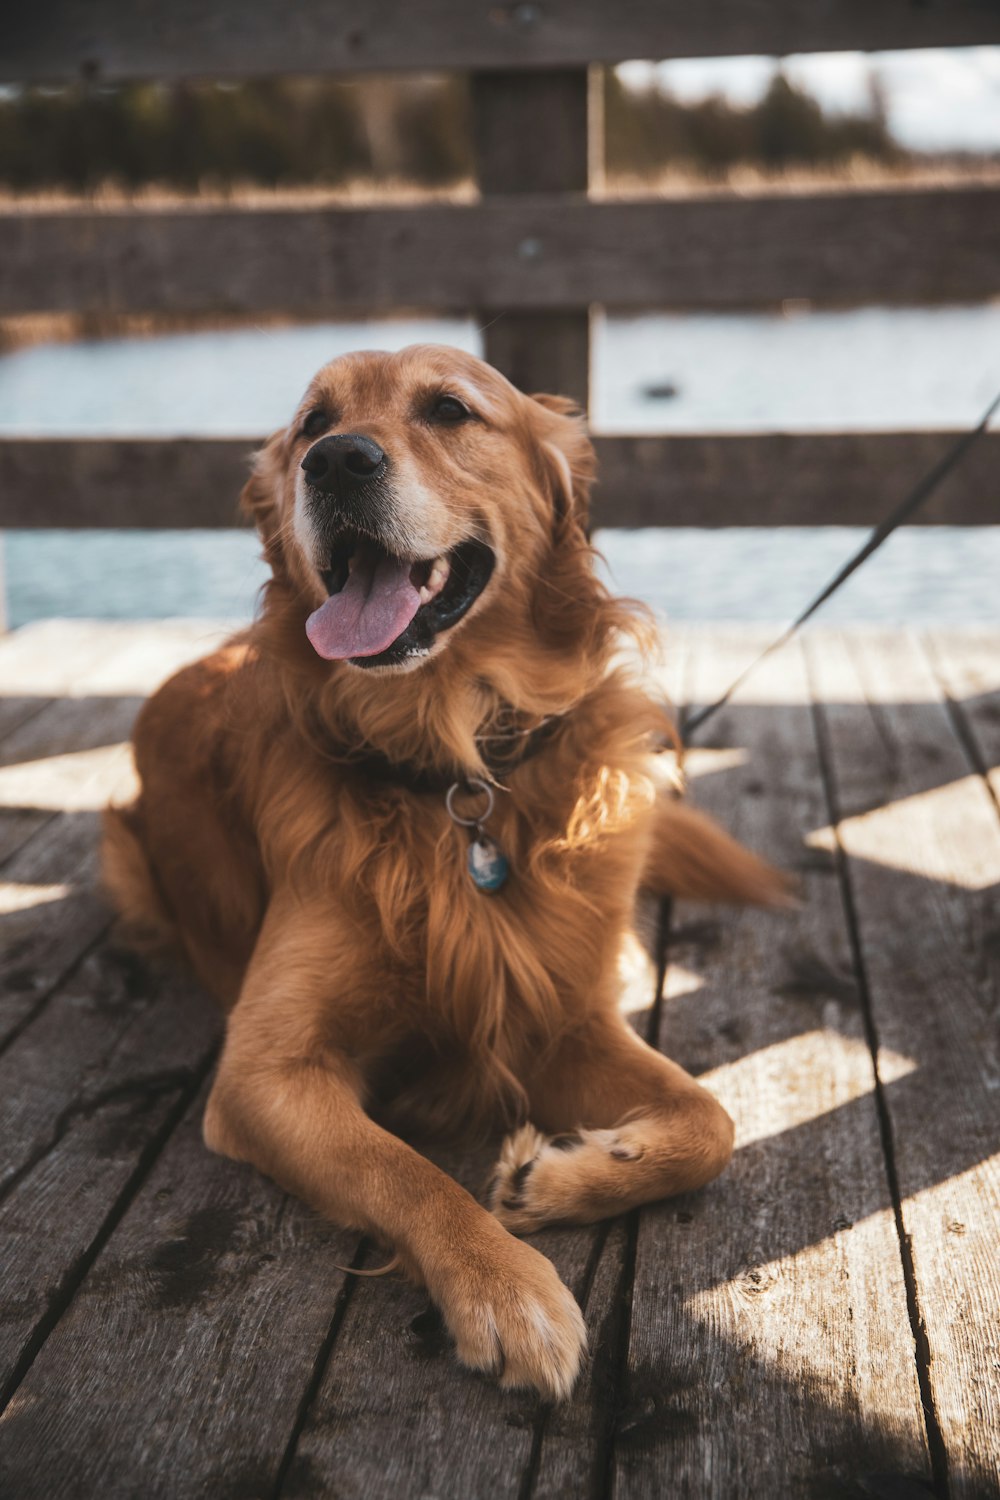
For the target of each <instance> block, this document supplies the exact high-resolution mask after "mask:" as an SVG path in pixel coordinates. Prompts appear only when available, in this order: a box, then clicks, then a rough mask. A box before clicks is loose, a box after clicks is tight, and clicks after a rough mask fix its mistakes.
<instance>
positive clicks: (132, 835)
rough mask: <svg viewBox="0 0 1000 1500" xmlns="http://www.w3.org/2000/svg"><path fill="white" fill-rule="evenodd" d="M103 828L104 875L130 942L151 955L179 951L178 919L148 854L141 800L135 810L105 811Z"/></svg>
mask: <svg viewBox="0 0 1000 1500" xmlns="http://www.w3.org/2000/svg"><path fill="white" fill-rule="evenodd" d="M103 829H104V840H103V844H102V847H101V876H102V879H103V882H104V887H105V889H106V890H107V892H108V893H109V895H110V896H111V899H112V901H113V903H114V905H115V906H116V907H117V909H118V911H119V913H120V914H121V917H122V920H123V922H124V925H125V929H126V931H127V934H128V939H129V942H130V943H131V944H132V945H133V946H134V947H137V948H140V949H142V950H143V951H144V952H148V953H158V952H163V951H165V950H167V949H169V948H175V947H176V946H177V932H176V927H175V924H174V920H173V917H172V916H171V914H170V912H169V910H168V908H167V905H166V903H165V901H164V900H163V897H162V895H161V893H160V889H159V887H158V885H157V882H156V876H155V875H154V874H153V871H152V868H151V866H150V863H149V859H148V856H147V854H146V849H145V841H144V839H143V819H142V803H141V801H139V802H135V803H133V805H132V806H131V807H107V808H105V810H104V818H103Z"/></svg>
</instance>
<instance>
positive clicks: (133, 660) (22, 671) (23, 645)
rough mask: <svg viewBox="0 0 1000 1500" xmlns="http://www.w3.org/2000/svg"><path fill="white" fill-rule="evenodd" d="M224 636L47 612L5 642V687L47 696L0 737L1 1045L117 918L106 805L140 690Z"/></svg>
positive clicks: (126, 772)
mask: <svg viewBox="0 0 1000 1500" xmlns="http://www.w3.org/2000/svg"><path fill="white" fill-rule="evenodd" d="M219 636H220V631H219V630H218V628H217V627H212V626H210V625H208V624H206V623H201V624H199V623H193V622H183V623H177V622H171V623H170V624H168V625H161V624H155V623H154V624H149V623H146V624H143V625H140V624H137V623H136V622H129V623H128V624H127V625H124V624H120V623H112V622H106V621H104V622H100V623H96V622H76V621H74V622H73V623H72V624H67V622H65V621H47V622H44V623H42V624H39V625H32V626H29V627H26V628H25V630H24V631H23V632H18V633H17V635H15V636H12V637H10V638H8V640H5V641H4V642H3V643H2V648H3V649H2V650H0V694H4V693H6V692H7V690H8V689H13V691H14V692H15V693H19V692H20V691H21V690H22V689H24V688H26V687H34V688H36V689H37V690H38V691H39V692H40V693H41V694H42V695H43V696H42V697H41V699H40V700H39V701H41V702H42V704H43V707H42V708H41V709H40V711H39V712H38V713H36V714H35V715H34V716H33V717H31V718H29V719H26V720H24V721H23V722H22V723H21V724H20V726H19V727H18V728H17V729H16V730H14V731H12V732H11V733H10V734H9V735H7V736H6V737H5V738H4V739H2V740H0V849H3V850H5V851H6V855H7V858H6V862H5V863H4V865H3V869H2V873H0V938H2V942H0V1047H2V1046H3V1045H5V1044H6V1042H7V1041H9V1039H10V1037H11V1036H12V1035H15V1034H16V1033H17V1032H18V1031H19V1030H20V1029H21V1028H22V1027H23V1026H24V1025H25V1024H27V1022H28V1021H30V1019H31V1017H32V1016H34V1015H35V1014H36V1013H37V1012H38V1010H39V1009H40V1007H42V1006H44V1005H45V1004H46V1002H47V998H48V997H49V996H50V995H51V993H52V991H53V989H54V988H55V986H56V985H57V984H58V983H59V982H60V980H61V979H62V978H63V977H64V976H65V975H66V974H67V973H68V972H69V971H70V969H71V968H72V967H73V965H74V963H75V962H76V961H77V959H78V958H79V957H80V955H81V954H82V953H84V952H85V951H86V950H87V948H88V947H89V946H90V945H91V944H93V943H94V942H95V941H96V939H97V938H98V937H99V936H100V934H101V933H102V932H103V931H104V929H105V928H106V927H107V926H108V924H109V922H110V920H111V912H110V910H109V909H108V906H107V904H106V902H105V901H104V899H103V897H102V896H101V894H100V892H99V891H98V889H97V880H98V847H99V843H100V826H99V824H100V818H99V809H100V807H101V806H102V805H103V803H104V802H105V801H106V800H107V798H108V797H109V796H110V795H111V794H112V792H114V791H115V790H116V789H118V790H124V789H125V788H127V787H128V786H130V784H131V769H130V765H129V761H128V756H127V753H126V752H125V750H124V748H123V747H121V741H122V740H123V739H124V738H125V737H126V736H127V734H128V730H129V727H130V725H131V721H132V718H133V717H134V714H135V710H136V707H137V705H138V703H139V701H140V698H141V696H142V695H144V694H145V693H147V692H149V691H151V690H152V688H154V687H156V686H157V685H158V683H159V682H160V681H161V680H162V679H163V677H165V676H166V675H167V674H168V673H169V672H170V671H172V670H174V669H176V668H177V667H179V666H180V665H181V664H182V663H183V662H184V661H186V660H190V659H191V658H192V657H194V656H198V655H201V654H202V653H203V652H204V651H207V650H208V649H210V648H211V645H212V644H213V643H214V642H216V641H217V640H218V639H219ZM76 694H79V695H81V696H74V695H76Z"/></svg>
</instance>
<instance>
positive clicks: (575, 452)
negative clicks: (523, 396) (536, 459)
mask: <svg viewBox="0 0 1000 1500" xmlns="http://www.w3.org/2000/svg"><path fill="white" fill-rule="evenodd" d="M531 399H532V401H533V402H534V403H535V405H536V406H537V407H540V408H541V410H540V411H539V412H538V414H537V419H536V423H535V431H536V437H537V439H538V450H539V454H540V456H541V460H542V463H543V465H544V467H545V471H546V478H547V480H548V484H549V489H550V491H551V494H552V507H553V514H554V516H555V523H556V524H555V530H556V535H557V536H558V535H560V534H561V533H563V532H564V531H565V530H567V529H568V528H572V527H573V526H578V527H579V528H580V530H581V531H582V532H583V533H584V535H587V534H588V532H589V517H590V488H591V485H592V484H593V482H594V479H595V476H596V474H597V459H596V457H595V455H594V449H593V445H592V444H591V441H590V438H589V437H588V436H587V427H586V420H585V418H584V415H583V412H582V411H581V410H580V408H579V407H578V406H577V404H576V402H575V401H571V400H569V398H568V397H567V396H547V395H537V396H532V398H531Z"/></svg>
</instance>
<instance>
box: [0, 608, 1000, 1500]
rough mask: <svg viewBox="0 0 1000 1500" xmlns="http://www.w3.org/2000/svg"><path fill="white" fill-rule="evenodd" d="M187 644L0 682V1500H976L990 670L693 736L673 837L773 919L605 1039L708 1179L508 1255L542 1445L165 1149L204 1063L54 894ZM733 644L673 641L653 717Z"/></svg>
mask: <svg viewBox="0 0 1000 1500" xmlns="http://www.w3.org/2000/svg"><path fill="white" fill-rule="evenodd" d="M213 639H214V632H213V630H212V629H211V627H208V626H201V625H197V624H193V623H184V624H181V625H177V624H171V625H162V626H160V625H153V626H136V625H123V626H117V625H90V624H82V623H66V622H62V623H58V622H47V623H45V624H42V625H38V626H32V627H30V628H27V629H25V630H23V631H21V632H18V633H17V634H15V635H13V636H10V637H8V638H6V639H5V640H4V641H3V642H0V695H2V696H0V859H2V861H3V870H2V872H0V879H2V881H3V884H2V886H0V899H2V906H0V911H2V916H0V923H2V933H3V944H2V958H0V984H2V1012H0V1121H2V1129H0V1258H2V1271H0V1288H2V1318H0V1404H2V1406H3V1409H4V1410H3V1416H2V1419H0V1493H2V1494H3V1495H4V1496H5V1497H7V1500H35V1497H38V1500H43V1497H44V1500H55V1497H60V1496H65V1497H73V1500H78V1497H91V1496H100V1497H102V1500H105V1497H122V1500H135V1497H143V1500H152V1497H169V1500H182V1497H183V1500H187V1497H206V1500H251V1497H252V1500H269V1497H272V1496H283V1497H289V1500H291V1497H302V1500H304V1497H327V1496H330V1497H334V1496H336V1497H338V1500H362V1497H363V1500H380V1497H386V1500H390V1497H392V1500H399V1497H404V1500H408V1497H414V1500H416V1497H421V1500H429V1497H438V1500H469V1497H479V1496H483V1497H486V1496H488V1497H490V1500H493V1497H498V1496H500V1497H507V1496H509V1497H511V1500H529V1497H536V1500H542V1497H546V1500H549V1497H553V1500H554V1497H564V1496H565V1497H598V1496H603V1495H614V1496H615V1497H616V1500H640V1497H649V1500H653V1497H660V1496H665V1495H678V1496H691V1497H697V1500H700V1497H703V1496H704V1497H707V1496H716V1497H720V1500H730V1497H743V1496H752V1497H785V1496H787V1497H800V1496H808V1497H827V1496H829V1497H834V1496H836V1497H840V1496H848V1497H850V1496H857V1497H876V1500H889V1497H892V1500H905V1497H906V1496H920V1495H926V1494H927V1493H928V1491H931V1492H934V1493H937V1494H938V1495H939V1496H945V1495H951V1496H955V1497H959V1496H962V1497H969V1500H971V1497H983V1496H987V1495H995V1494H997V1493H998V1492H1000V1377H998V1348H1000V1228H998V1225H1000V1212H998V1210H1000V1154H998V1153H1000V1024H998V1013H1000V817H998V799H1000V769H997V768H998V767H1000V697H998V696H997V690H998V689H1000V630H996V631H992V632H990V631H985V630H984V631H981V632H978V633H961V634H958V633H948V634H931V635H929V636H926V637H922V638H919V639H918V638H915V637H910V636H903V635H900V634H894V633H883V634H878V633H864V634H858V635H849V636H842V635H835V634H824V633H822V632H816V633H813V634H812V635H810V636H808V637H807V638H806V640H805V642H804V643H803V644H802V645H799V644H795V645H793V646H792V647H790V648H788V649H786V650H785V651H784V652H783V653H781V655H780V656H779V657H778V658H775V659H772V660H770V661H769V662H768V663H767V664H766V665H765V666H764V667H763V668H762V669H761V670H760V671H759V672H758V673H757V674H756V675H755V676H754V677H753V678H752V679H751V681H750V683H749V684H748V685H747V687H746V688H745V690H744V691H743V692H742V693H741V694H740V695H739V697H738V699H737V700H736V702H735V704H734V705H733V706H731V707H730V708H728V709H727V710H726V711H725V712H724V713H722V714H720V715H719V716H718V717H716V718H715V719H713V720H712V721H711V723H710V724H709V725H707V726H706V728H705V731H704V733H703V735H702V748H699V749H698V750H697V751H696V752H695V753H694V754H693V756H692V762H691V764H692V770H693V773H694V782H693V786H694V795H695V797H696V799H697V801H698V802H699V803H700V804H701V805H702V806H704V807H706V808H708V809H710V810H712V811H713V812H716V813H717V814H718V815H719V816H720V817H721V818H722V819H723V820H724V821H725V822H726V823H727V825H728V826H730V827H731V828H733V829H734V830H735V831H736V832H737V833H738V834H739V835H740V836H741V837H743V838H744V839H745V840H746V841H747V842H749V843H751V844H752V845H753V846H754V847H756V848H758V849H761V850H762V851H765V852H766V853H768V854H769V855H770V856H771V857H772V858H774V859H775V860H777V861H778V862H780V863H783V864H784V865H786V866H788V867H791V868H793V869H795V870H797V871H798V872H799V873H800V875H801V879H802V882H803V890H804V894H805V898H806V899H805V901H804V904H803V906H802V908H801V910H800V911H798V912H796V913H794V914H792V915H782V916H775V915H768V914H760V913H753V912H735V913H729V912H715V911H707V910H705V909H700V910H699V909H695V908H694V907H678V908H676V909H675V910H674V911H673V912H672V913H671V914H669V922H667V921H666V920H664V921H663V922H662V923H661V933H660V935H661V939H662V943H661V950H662V962H661V964H660V966H659V974H658V977H657V979H656V980H655V981H654V980H653V979H648V978H644V977H643V975H644V974H645V972H646V971H645V970H644V968H643V967H642V965H641V964H637V965H636V969H635V972H634V973H633V975H632V977H631V980H630V982H629V985H628V997H629V999H630V1001H631V1003H632V1004H633V1006H634V1008H635V1023H636V1025H637V1026H639V1027H640V1028H642V1030H643V1031H644V1032H645V1033H646V1034H647V1035H649V1036H650V1037H652V1038H654V1039H656V1040H657V1041H659V1042H660V1043H661V1044H662V1045H663V1046H664V1047H665V1048H666V1049H667V1050H669V1052H670V1053H671V1054H672V1055H673V1056H675V1057H677V1058H678V1059H679V1060H680V1061H681V1062H682V1063H683V1064H685V1066H687V1067H688V1068H690V1069H691V1070H692V1071H694V1072H695V1073H697V1074H699V1075H701V1076H703V1077H704V1078H705V1079H706V1081H707V1082H708V1083H709V1084H710V1086H711V1087H712V1088H714V1089H715V1090H717V1092H718V1093H719V1095H720V1096H721V1097H722V1099H723V1100H724V1102H725V1103H726V1105H727V1107H728V1108H729V1109H730V1111H731V1112H732V1114H733V1115H734V1116H735V1118H736V1120H737V1122H738V1149H737V1152H736V1156H735V1158H734V1161H733V1164H732V1166H731V1167H730V1169H729V1170H728V1171H727V1172H726V1174H725V1175H724V1176H723V1177H722V1178H721V1179H720V1180H719V1181H718V1182H717V1183H715V1184H713V1185H712V1186H711V1187H710V1188H709V1189H707V1190H706V1191H704V1192H701V1193H698V1194H694V1195H691V1196H690V1197H686V1198H682V1199H676V1200H674V1201H672V1202H669V1203H665V1204H662V1205H658V1206H656V1207H654V1208H651V1209H649V1210H647V1211H644V1212H642V1213H641V1214H637V1215H632V1216H629V1217H627V1218H625V1219H622V1220H619V1221H616V1222H612V1223H609V1224H606V1225H603V1226H599V1227H597V1228H594V1229H586V1230H562V1231H549V1232H546V1233H544V1234H541V1235H538V1236H537V1237H536V1243H537V1244H538V1245H539V1247H540V1248H542V1249H543V1250H544V1251H545V1252H546V1253H547V1254H549V1255H551V1257H552V1258H553V1259H554V1261H555V1262H556V1264H557V1266H558V1267H559V1270H560V1272H561V1274H562V1275H563V1277H564V1278H565V1280H566V1281H567V1282H568V1283H569V1284H570V1286H571V1287H572V1288H573V1290H574V1292H575V1293H576V1295H577V1296H578V1298H579V1300H580V1302H581V1304H582V1305H583V1306H584V1309H585V1312H586V1317H587V1322H588V1324H589V1327H590V1332H591V1347H592V1359H591V1362H590V1365H589V1367H588V1369H587V1372H586V1376H585V1378H584V1380H583V1381H582V1382H581V1385H580V1387H579V1389H578V1391H577V1393H576V1395H575V1397H574V1399H573V1400H572V1401H571V1402H569V1403H567V1404H566V1405H564V1406H560V1407H556V1408H551V1407H545V1406H542V1405H540V1404H539V1403H538V1402H537V1401H536V1400H535V1399H534V1398H532V1397H529V1396H527V1395H523V1394H519V1395H503V1394H501V1393H500V1392H499V1391H497V1390H496V1389H495V1388H494V1387H493V1386H492V1385H491V1384H490V1383H489V1382H488V1381H486V1380H484V1379H481V1378H479V1377H477V1376H474V1375H471V1374H468V1373H466V1372H463V1371H462V1370H461V1369H460V1368H459V1367H458V1366H457V1365H456V1364H455V1362H454V1361H453V1360H452V1358H451V1357H450V1356H449V1354H448V1352H447V1344H446V1340H445V1338H444V1336H443V1334H442V1332H441V1330H440V1327H439V1325H438V1323H437V1321H436V1319H435V1317H434V1315H433V1313H432V1312H430V1311H429V1310H428V1307H427V1302H426V1298H425V1297H424V1296H423V1294H421V1293H419V1292H417V1291H415V1290H413V1289H412V1288H410V1287H409V1286H407V1285H406V1284H404V1283H401V1282H399V1281H397V1280H395V1279H393V1278H392V1277H389V1278H386V1279H382V1280H371V1281H370V1280H364V1279H359V1278H357V1277H352V1276H350V1275H347V1274H345V1273H344V1271H342V1270H341V1269H339V1267H340V1266H349V1265H352V1264H353V1265H356V1266H360V1265H362V1264H364V1263H368V1264H369V1265H371V1264H377V1263H378V1257H377V1255H376V1254H375V1253H373V1252H371V1251H370V1250H369V1248H368V1247H366V1246H365V1245H364V1244H363V1243H359V1241H358V1239H357V1237H356V1236H353V1235H350V1234H347V1233H344V1232H341V1231H338V1230H336V1229H334V1228H332V1227H330V1226H328V1225H326V1224H324V1223H322V1222H321V1221H320V1220H319V1219H318V1218H317V1217H316V1216H315V1215H313V1214H312V1213H310V1212H309V1211H308V1210H306V1209H305V1208H303V1207H302V1206H301V1205H300V1204H298V1203H296V1202H294V1201H292V1200H290V1199H288V1198H286V1197H285V1196H284V1195H283V1194H282V1193H280V1192H279V1191H278V1190H277V1189H275V1188H274V1187H273V1186H272V1185H270V1184H269V1183H268V1182H266V1181H265V1180H264V1179H262V1178H261V1177H259V1176H258V1175H257V1174H256V1173H255V1172H253V1171H251V1170H249V1169H244V1168H241V1167H237V1166H234V1165H233V1164H231V1163H229V1162H226V1161H223V1160H220V1159H218V1158H216V1157H212V1156H210V1155H209V1154H208V1153H207V1152H206V1151H205V1150H204V1148H203V1147H202V1145H201V1141H200V1134H199V1121H200V1114H201V1108H202V1103H203V1100H204V1094H205V1088H206V1081H207V1079H208V1076H209V1073H210V1070H211V1067H212V1061H213V1057H214V1054H215V1049H216V1047H217V1044H218V1037H219V1029H218V1025H217V1022H216V1020H215V1019H214V1017H213V1014H212V1011H211V1009H210V1008H209V1006H208V1005H207V1004H206V1003H205V1002H204V1001H203V999H202V998H201V997H200V996H199V995H198V994H197V993H196V992H195V990H194V988H193V987H192V985H191V984H190V983H188V982H186V981H184V980H183V979H181V978H177V977H163V976H160V977H157V976H155V975H152V974H150V973H148V972H147V971H146V970H145V969H144V968H143V966H142V965H141V964H140V963H139V962H138V961H136V960H135V959H134V958H132V957H130V956H129V955H128V954H127V953H125V952H123V951H121V950H120V949H119V948H117V947H116V945H115V941H114V938H113V935H112V934H111V932H110V916H109V912H108V910H107V908H106V907H105V905H104V903H103V901H102V900H101V897H100V895H99V893H98V892H97V890H96V889H95V868H96V835H97V819H98V809H99V808H100V806H101V805H102V803H103V801H104V800H105V798H106V796H107V795H108V793H109V792H110V791H111V790H113V789H114V788H115V787H120V786H121V785H123V784H124V783H127V780H128V775H129V771H128V755H127V751H126V750H125V749H124V747H123V741H124V740H125V739H126V737H127V733H128V729H129V725H130V722H131V720H132V717H133V715H134V712H135V710H136V707H137V705H138V703H139V702H140V699H141V695H142V694H143V693H145V692H147V691H148V690H149V689H150V688H151V687H152V686H153V685H155V683H156V681H157V680H159V679H160V678H161V677H162V676H163V675H164V674H165V673H166V672H167V671H168V670H170V669H171V668H173V667H174V666H175V665H177V664H179V663H180V662H181V661H182V660H184V659H186V658H188V657H191V656H193V655H196V654H199V653H200V652H201V651H203V650H205V649H207V647H208V646H209V645H210V644H211V643H212V641H213ZM754 643H755V636H754V633H753V632H750V631H745V630H732V631H729V632H728V633H727V632H717V631H716V632H708V631H700V630H699V631H692V632H689V633H688V634H687V635H686V636H683V637H681V636H678V638H677V640H676V641H675V642H674V643H673V652H672V662H673V670H674V673H675V682H676V696H678V697H679V698H681V699H682V700H685V701H688V702H692V703H697V702H704V701H707V700H708V699H709V698H710V697H711V696H713V695H714V694H715V693H716V692H717V691H718V690H719V689H721V688H722V687H723V686H725V685H726V683H727V682H728V680H729V679H730V677H731V676H733V675H735V672H736V670H737V669H738V668H739V667H740V666H741V665H742V664H743V663H744V662H745V661H746V659H747V658H748V656H749V654H750V652H751V651H752V649H753V646H754ZM991 768H992V769H991ZM661 981H662V983H661ZM483 1168H484V1163H483V1160H482V1159H478V1160H475V1161H472V1162H465V1163H464V1165H463V1167H462V1170H463V1172H464V1173H465V1174H466V1180H468V1181H469V1182H470V1183H471V1184H472V1185H473V1186H475V1184H476V1182H477V1180H478V1179H479V1178H480V1176H481V1174H482V1173H483Z"/></svg>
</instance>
